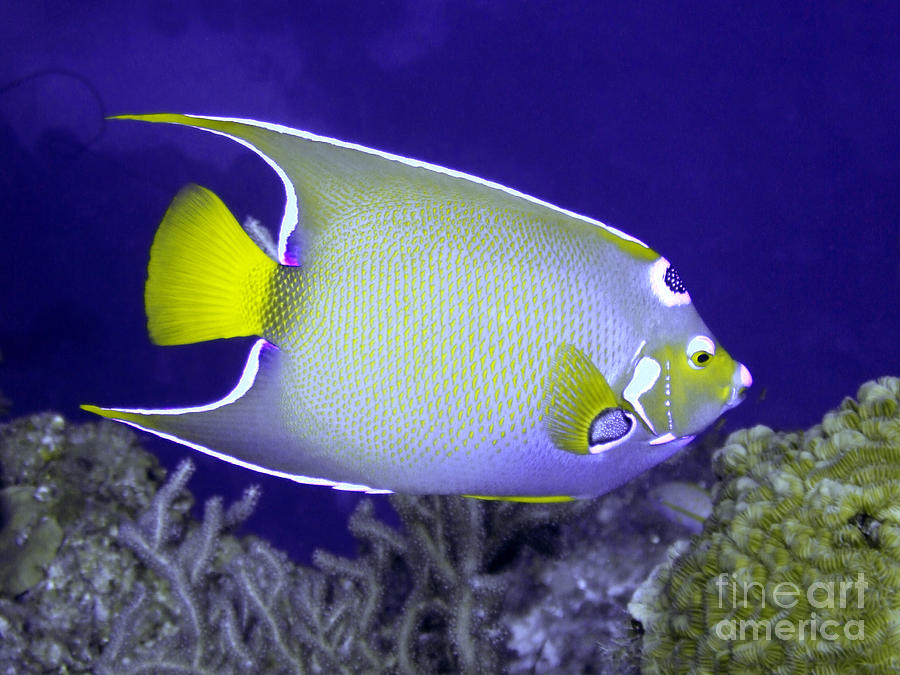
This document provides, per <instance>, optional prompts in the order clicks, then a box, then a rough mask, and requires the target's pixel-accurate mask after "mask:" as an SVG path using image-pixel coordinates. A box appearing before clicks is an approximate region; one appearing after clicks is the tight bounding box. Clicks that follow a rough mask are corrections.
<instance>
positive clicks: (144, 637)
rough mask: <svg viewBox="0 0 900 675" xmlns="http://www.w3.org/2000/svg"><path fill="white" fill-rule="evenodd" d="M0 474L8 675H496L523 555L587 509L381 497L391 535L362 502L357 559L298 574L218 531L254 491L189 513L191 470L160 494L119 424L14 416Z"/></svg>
mask: <svg viewBox="0 0 900 675" xmlns="http://www.w3.org/2000/svg"><path fill="white" fill-rule="evenodd" d="M0 468H2V482H0V497H3V499H4V500H5V501H4V503H9V504H11V505H12V506H13V507H14V508H12V509H11V511H13V512H14V513H13V515H14V517H13V518H12V519H7V520H4V521H3V522H2V525H3V529H2V530H0V537H5V538H4V539H2V541H3V542H4V545H5V546H7V547H8V548H7V549H6V550H5V551H4V553H5V555H4V563H3V565H2V566H0V577H2V581H3V584H4V585H3V587H2V588H0V673H10V674H11V673H19V672H80V671H86V670H92V671H94V672H98V673H138V672H192V673H213V672H215V673H229V672H246V671H250V672H275V673H277V672H342V673H355V672H373V673H374V672H392V673H394V672H396V673H420V672H472V673H474V672H502V671H504V670H505V669H507V668H508V666H509V663H510V658H511V656H512V652H511V651H510V650H509V648H508V647H507V639H508V637H509V630H508V629H507V627H506V625H507V624H506V623H505V622H504V620H503V619H504V618H506V617H504V616H503V614H504V612H505V608H504V607H505V606H504V598H505V597H506V596H507V591H508V590H509V589H510V588H511V586H512V585H516V586H518V585H519V584H520V583H521V582H524V583H525V585H528V582H527V580H524V579H522V578H520V576H519V575H520V574H525V573H527V572H525V570H526V569H527V567H528V564H527V563H525V562H523V561H532V562H533V561H535V560H536V559H537V556H536V554H534V553H533V550H534V549H533V547H535V546H536V547H538V548H543V549H544V550H550V549H552V548H553V547H552V546H551V545H549V544H548V542H550V541H555V540H556V539H558V535H559V531H560V529H561V526H560V524H561V522H562V521H564V520H567V519H568V520H571V519H572V517H573V516H575V515H577V514H581V515H584V514H588V513H591V512H592V506H591V504H589V503H574V504H546V505H541V504H537V505H530V504H510V503H495V502H480V501H477V500H470V499H464V498H461V497H404V496H393V497H391V503H392V504H393V506H394V508H395V510H396V511H397V513H398V514H399V516H400V521H401V528H400V529H399V530H397V529H395V528H392V527H389V526H387V525H386V524H384V523H382V522H381V521H379V520H378V519H376V518H375V516H374V512H373V502H372V501H371V500H364V501H362V502H361V504H360V506H359V507H358V509H357V510H356V512H355V513H354V514H353V515H352V516H351V518H350V522H349V527H350V529H351V531H352V532H353V534H354V535H355V536H356V537H357V539H358V542H359V554H358V556H357V557H356V558H353V559H348V558H343V557H339V556H335V555H332V554H329V553H327V552H324V551H318V552H317V553H316V555H315V557H314V561H315V565H314V566H312V567H310V566H303V565H297V564H295V563H293V562H291V561H290V560H288V559H287V557H286V556H285V555H284V554H282V553H280V552H279V551H276V550H275V549H274V548H272V547H271V546H269V545H268V544H266V543H264V542H262V541H259V540H258V539H256V538H254V537H250V536H246V537H241V538H238V537H236V536H234V535H233V534H232V533H231V532H232V530H233V529H234V528H235V527H237V526H238V525H239V524H240V522H241V521H242V520H243V519H244V518H245V517H246V516H247V515H248V514H249V513H250V511H251V509H252V508H253V505H254V503H255V501H256V499H257V497H258V495H257V493H256V491H255V490H252V489H251V490H250V491H248V492H247V494H246V495H245V497H244V498H243V499H242V500H240V501H238V502H237V503H236V504H235V505H232V506H231V507H229V508H227V509H226V508H225V507H224V504H223V503H222V501H221V500H220V499H218V498H213V499H211V500H209V501H207V503H206V504H205V510H204V516H203V520H202V521H201V522H198V521H197V520H195V519H194V518H192V517H191V514H190V509H191V505H192V502H193V500H192V498H191V496H190V494H189V493H188V492H187V491H186V489H185V488H186V484H187V481H188V478H189V477H190V474H191V471H192V466H191V464H190V463H184V464H182V465H181V466H179V467H178V469H177V470H176V471H175V472H174V473H173V474H172V476H171V477H170V478H169V480H168V482H166V483H165V484H162V485H160V483H161V479H162V477H163V475H164V472H163V470H162V469H161V467H160V466H159V465H158V463H157V462H156V460H155V459H154V458H153V457H152V455H149V454H148V453H146V452H144V451H143V450H141V449H140V447H139V446H138V444H137V441H136V437H135V435H134V434H133V433H132V432H131V431H130V430H128V429H126V428H124V427H120V426H118V425H112V424H109V423H106V422H101V423H99V424H87V425H83V426H76V425H72V424H69V423H67V422H65V420H64V419H63V418H62V417H60V416H59V415H55V414H52V413H47V414H43V415H35V416H32V417H29V418H24V419H20V420H15V421H13V422H12V423H10V424H8V425H5V426H2V427H0ZM20 513H23V514H25V515H24V516H22V515H17V514H20ZM41 523H43V525H42V526H41V525H40V524H41ZM42 527H43V528H49V529H48V530H47V531H44V530H42ZM60 530H61V532H62V536H61V537H60V536H59V531H60ZM529 552H530V553H529ZM593 564H595V565H599V564H600V562H599V561H596V562H595V563H593ZM534 566H535V568H539V565H537V564H535V565H534ZM523 602H524V600H523Z"/></svg>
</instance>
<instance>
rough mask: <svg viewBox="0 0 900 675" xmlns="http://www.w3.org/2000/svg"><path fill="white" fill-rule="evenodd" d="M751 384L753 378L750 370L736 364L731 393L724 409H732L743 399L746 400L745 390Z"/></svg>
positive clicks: (741, 364) (740, 364)
mask: <svg viewBox="0 0 900 675" xmlns="http://www.w3.org/2000/svg"><path fill="white" fill-rule="evenodd" d="M752 384H753V376H752V375H751V374H750V370H749V369H748V368H747V366H745V365H744V364H743V363H738V364H737V368H735V371H734V377H733V378H732V385H731V393H730V395H729V396H728V400H727V401H726V402H725V408H726V409H728V408H733V407H734V406H736V405H737V404H739V403H740V402H741V401H743V400H744V399H745V398H747V390H748V389H750V387H751V385H752Z"/></svg>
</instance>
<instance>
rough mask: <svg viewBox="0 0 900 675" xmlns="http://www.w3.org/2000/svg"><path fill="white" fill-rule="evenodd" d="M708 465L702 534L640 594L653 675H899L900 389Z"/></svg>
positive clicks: (885, 386)
mask: <svg viewBox="0 0 900 675" xmlns="http://www.w3.org/2000/svg"><path fill="white" fill-rule="evenodd" d="M858 399H859V400H858V401H854V400H852V399H847V400H845V401H844V402H843V403H842V404H841V406H840V407H839V408H838V409H837V410H835V411H832V412H830V413H828V414H827V415H826V416H825V417H824V419H823V420H822V423H821V424H820V425H817V426H815V427H813V428H811V429H810V430H808V431H807V432H805V433H787V434H779V433H775V432H773V431H772V430H770V429H767V428H765V427H755V428H752V429H747V430H743V431H740V432H737V433H735V434H732V435H731V436H730V437H729V439H728V442H727V444H726V445H725V447H723V448H722V449H721V450H720V451H719V452H718V453H717V454H716V456H715V457H714V468H715V470H716V472H717V473H718V474H719V475H720V477H721V479H722V481H721V483H720V484H719V485H718V488H717V490H716V492H715V494H714V509H713V513H712V515H711V516H710V518H709V519H708V520H707V521H706V524H705V527H704V530H703V532H702V534H701V535H698V536H696V537H694V538H693V540H692V542H691V544H690V546H685V545H682V546H681V547H680V548H678V549H676V550H675V551H673V559H672V560H671V561H670V562H669V563H667V564H666V565H664V566H662V567H661V568H660V569H658V570H657V572H656V574H655V575H654V576H653V577H651V578H650V579H649V580H648V582H647V583H645V584H644V586H643V587H642V588H641V589H639V591H638V593H636V594H635V597H634V599H633V600H632V603H631V605H630V606H629V608H630V610H631V611H632V613H633V614H634V615H635V616H636V617H637V618H638V619H639V620H640V621H641V622H642V624H643V628H644V630H645V631H646V632H645V635H644V639H643V658H644V666H643V670H644V672H645V673H688V672H710V673H731V672H737V671H740V672H743V673H808V672H819V673H846V672H870V673H876V672H878V673H880V672H888V671H896V670H898V669H900V508H898V504H900V379H898V378H893V377H885V378H881V379H880V380H878V381H874V382H868V383H866V384H864V385H863V386H862V387H861V388H860V390H859V394H858Z"/></svg>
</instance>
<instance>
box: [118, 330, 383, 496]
mask: <svg viewBox="0 0 900 675" xmlns="http://www.w3.org/2000/svg"><path fill="white" fill-rule="evenodd" d="M266 347H269V348H272V349H274V348H275V347H273V346H272V345H271V344H270V343H269V342H268V341H266V340H263V339H259V340H257V341H256V343H255V344H254V345H253V348H252V349H251V350H250V355H249V356H248V357H247V363H246V364H245V365H244V372H243V373H242V374H241V379H240V380H238V383H237V385H236V386H235V387H234V389H232V390H231V392H229V394H228V395H227V396H225V397H224V398H221V399H219V400H218V401H214V402H212V403H208V404H206V405H201V406H193V407H190V408H158V409H146V408H113V409H112V410H114V411H118V412H125V413H135V414H138V415H184V414H188V413H202V412H208V411H210V410H215V409H216V408H221V407H222V406H225V405H229V404H230V403H234V402H235V401H237V400H238V399H239V398H241V397H242V396H243V395H244V394H246V393H247V392H248V391H249V390H250V388H251V387H252V386H253V383H254V382H255V381H256V375H257V373H258V372H259V357H260V354H261V353H262V350H263V348H266ZM116 421H117V422H121V423H122V424H127V425H129V426H131V427H134V428H135V429H140V430H141V431H146V432H147V433H150V434H153V435H154V436H159V437H160V438H164V439H166V440H167V441H172V442H173V443H178V444H180V445H186V446H187V447H189V448H193V449H194V450H197V451H199V452H202V453H203V454H205V455H209V456H211V457H215V458H216V459H221V460H222V461H223V462H228V463H229V464H234V465H235V466H240V467H242V468H244V469H250V470H251V471H257V472H259V473H264V474H267V475H269V476H275V477H277V478H287V479H288V480H292V481H295V482H297V483H303V484H305V485H322V486H325V487H330V488H333V489H335V490H344V491H347V492H367V493H369V494H392V493H393V490H382V489H377V488H372V487H369V486H368V485H357V484H355V483H345V482H342V481H334V480H328V479H327V478H315V477H312V476H301V475H299V474H293V473H288V472H286V471H277V470H275V469H267V468H266V467H263V466H259V465H258V464H253V463H252V462H245V461H244V460H241V459H237V458H236V457H232V456H231V455H228V454H226V453H224V452H219V451H218V450H213V449H212V448H208V447H206V446H205V445H200V444H199V443H194V442H193V441H187V440H185V439H183V438H179V437H178V436H175V435H174V434H169V433H166V432H164V431H159V430H157V429H150V428H148V427H145V426H143V425H141V424H138V423H137V422H130V421H127V420H116Z"/></svg>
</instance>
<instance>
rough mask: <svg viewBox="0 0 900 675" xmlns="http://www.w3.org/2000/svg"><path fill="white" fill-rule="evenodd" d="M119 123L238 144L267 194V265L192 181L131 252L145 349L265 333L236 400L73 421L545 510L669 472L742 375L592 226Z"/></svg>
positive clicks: (384, 159) (657, 272)
mask: <svg viewBox="0 0 900 675" xmlns="http://www.w3.org/2000/svg"><path fill="white" fill-rule="evenodd" d="M125 117H126V118H128V119H137V120H144V121H148V122H170V123H175V124H183V125H188V126H193V127H197V128H200V129H206V130H208V131H211V132H213V133H216V134H219V135H222V136H226V137H227V138H231V139H232V140H235V141H237V142H238V143H241V144H242V145H244V146H247V147H248V148H250V149H251V150H253V151H255V152H256V153H258V154H259V155H260V156H261V157H262V158H263V159H264V160H265V161H266V162H267V163H268V164H269V165H270V166H271V167H272V168H273V169H274V170H275V171H276V172H277V173H278V175H279V176H280V177H281V179H282V181H283V182H284V188H285V192H286V203H285V209H284V216H283V218H282V222H281V230H280V234H279V239H278V250H277V258H278V259H277V261H276V260H274V259H273V258H272V257H270V256H269V255H267V254H266V253H265V252H263V250H262V249H260V248H259V247H258V246H257V245H256V244H255V243H254V241H253V240H252V239H251V238H250V237H249V236H248V235H247V234H246V233H245V232H244V230H243V229H242V228H241V227H240V225H239V224H238V223H237V221H236V220H235V218H234V216H232V214H231V213H230V212H229V210H228V208H227V207H226V206H225V205H224V204H223V203H222V201H221V200H220V199H219V198H218V197H217V196H216V195H214V194H213V193H212V192H210V191H209V190H206V189H204V188H202V187H199V186H196V185H190V186H187V187H185V188H184V189H182V191H181V192H179V193H178V195H177V196H176V197H175V199H174V201H173V202H172V204H171V206H169V209H168V211H167V212H166V214H165V217H164V218H163V221H162V223H161V224H160V226H159V230H158V232H157V233H156V237H155V239H154V241H153V245H152V247H151V250H150V263H149V268H148V275H147V283H146V290H145V303H146V310H147V317H148V328H149V332H150V337H151V339H152V340H153V341H154V342H155V343H157V344H160V345H175V344H186V343H192V342H200V341H204V340H213V339H217V338H229V337H236V336H248V335H256V336H259V337H260V339H259V340H258V341H257V342H256V343H255V345H254V346H253V348H252V349H251V351H250V355H249V358H248V359H247V364H246V366H245V368H244V372H243V375H242V376H241V378H240V381H239V382H238V384H237V386H236V387H235V388H234V390H233V391H232V392H231V393H229V394H228V395H227V396H225V397H224V398H223V399H221V400H219V401H216V402H214V403H210V404H207V405H202V406H197V407H191V408H177V409H156V410H153V409H126V408H99V407H97V406H83V407H84V408H85V409H86V410H89V411H91V412H95V413H97V414H99V415H102V416H104V417H109V418H111V419H114V420H118V421H120V422H124V423H126V424H130V425H132V426H135V427H137V428H139V429H143V430H145V431H149V432H151V433H154V434H157V435H159V436H162V437H164V438H167V439H170V440H173V441H176V442H178V443H183V444H184V445H188V446H190V447H192V448H195V449H197V450H200V451H202V452H205V453H207V454H210V455H213V456H215V457H219V458H221V459H224V460H226V461H228V462H232V463H234V464H239V465H241V466H244V467H247V468H250V469H254V470H257V471H262V472H265V473H269V474H273V475H277V476H283V477H286V478H291V479H293V480H296V481H299V482H302V483H311V484H315V485H329V486H332V487H335V488H339V489H345V490H361V491H369V492H390V491H397V492H405V493H419V494H421V493H444V494H446V493H454V494H465V495H470V496H479V497H484V498H502V499H517V500H521V501H554V500H563V499H570V498H577V497H590V496H594V495H598V494H602V493H604V492H607V491H609V490H612V489H613V488H615V487H617V486H619V485H621V484H622V483H624V482H625V481H627V480H629V479H630V478H632V477H634V476H635V475H637V474H639V473H641V472H643V471H645V470H646V469H648V468H650V467H652V466H653V465H655V464H657V463H659V462H661V461H663V460H665V459H666V458H668V457H669V456H671V455H672V454H673V453H674V452H676V451H677V450H678V449H680V448H682V447H683V446H685V445H686V444H687V443H688V442H690V440H691V439H692V438H693V437H694V436H695V435H696V434H697V433H698V432H700V431H701V430H702V429H704V428H705V427H706V426H708V425H709V424H710V423H711V422H713V421H714V420H715V419H716V418H717V417H718V416H719V415H720V414H721V413H722V412H724V411H725V410H727V409H729V408H731V407H732V406H734V405H736V404H737V403H739V402H740V401H741V400H742V399H743V397H744V394H745V391H746V390H747V388H748V387H749V386H750V384H751V381H752V380H751V377H750V372H749V371H748V370H747V368H746V367H744V366H743V365H742V364H740V363H737V362H736V361H734V360H733V359H732V358H731V356H729V354H728V352H726V351H725V349H724V348H723V347H722V346H721V345H720V344H719V343H718V342H717V341H716V339H715V338H714V337H713V335H712V333H711V332H710V331H709V329H708V328H707V327H706V325H705V324H704V323H703V321H702V320H701V318H700V316H699V315H698V314H697V312H696V311H695V310H694V307H693V305H692V304H691V299H690V296H689V295H688V292H687V290H686V289H685V287H684V285H683V283H682V281H681V279H680V278H679V276H678V272H676V271H675V268H674V267H672V265H670V264H669V262H668V261H667V260H666V259H665V258H662V257H660V255H659V254H658V253H656V252H654V251H653V250H652V249H650V248H649V247H648V246H647V245H646V244H644V243H642V242H641V241H639V240H638V239H636V238H634V237H632V236H629V235H627V234H625V233H623V232H621V231H619V230H617V229H614V228H612V227H609V226H607V225H604V224H603V223H600V222H598V221H596V220H592V219H590V218H586V217H584V216H580V215H577V214H575V213H572V212H570V211H567V210H564V209H561V208H558V207H555V206H553V205H551V204H549V203H547V202H544V201H541V200H539V199H535V198H533V197H529V196H528V195H525V194H522V193H520V192H517V191H516V190H512V189H510V188H507V187H504V186H502V185H499V184H497V183H493V182H490V181H486V180H482V179H480V178H475V177H474V176H470V175H467V174H464V173H460V172H458V171H452V170H449V169H444V168H442V167H439V166H434V165H432V164H427V163H425V162H420V161H416V160H411V159H406V158H404V157H399V156H396V155H391V154H388V153H385V152H379V151H376V150H371V149H369V148H365V147H362V146H359V145H354V144H352V143H345V142H342V141H337V140H334V139H331V138H325V137H322V136H317V135H315V134H311V133H307V132H304V131H297V130H294V129H289V128H287V127H283V126H278V125H274V124H267V123H263V122H256V121H253V120H239V119H228V118H218V117H198V116H189V115H174V114H171V115H170V114H158V115H137V116H125Z"/></svg>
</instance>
